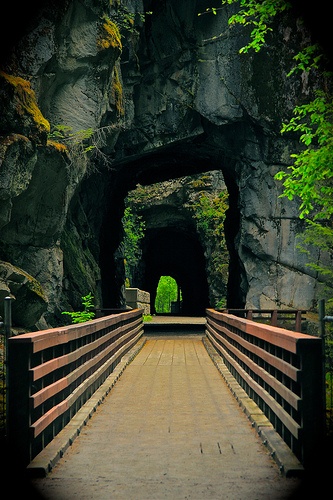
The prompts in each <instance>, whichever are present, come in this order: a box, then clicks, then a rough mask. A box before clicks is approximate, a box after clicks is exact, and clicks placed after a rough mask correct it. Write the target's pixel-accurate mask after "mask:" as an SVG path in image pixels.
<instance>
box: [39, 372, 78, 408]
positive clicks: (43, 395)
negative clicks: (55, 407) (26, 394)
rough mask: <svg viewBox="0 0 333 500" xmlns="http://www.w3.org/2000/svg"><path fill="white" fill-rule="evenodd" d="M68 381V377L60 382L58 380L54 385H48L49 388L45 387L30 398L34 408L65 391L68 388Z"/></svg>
mask: <svg viewBox="0 0 333 500" xmlns="http://www.w3.org/2000/svg"><path fill="white" fill-rule="evenodd" d="M68 385H69V384H68V379H67V377H64V378H62V379H60V380H57V381H56V382H54V383H53V384H50V385H48V386H47V387H44V388H43V389H41V390H40V391H38V392H36V394H33V395H32V396H30V399H31V401H32V407H33V408H37V407H38V406H40V405H41V404H43V403H45V401H47V400H48V399H49V398H51V397H52V396H54V395H55V394H58V393H59V392H61V391H63V390H64V389H66V387H68Z"/></svg>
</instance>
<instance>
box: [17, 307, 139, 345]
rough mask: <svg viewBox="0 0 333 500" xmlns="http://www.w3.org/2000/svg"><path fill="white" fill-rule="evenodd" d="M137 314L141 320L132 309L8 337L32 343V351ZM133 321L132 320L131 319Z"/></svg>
mask: <svg viewBox="0 0 333 500" xmlns="http://www.w3.org/2000/svg"><path fill="white" fill-rule="evenodd" d="M135 316H138V321H142V310H141V309H132V310H131V311H125V312H124V313H119V314H111V315H110V316H103V317H102V318H97V319H93V320H90V321H87V322H85V323H79V324H76V325H69V326H64V327H60V328H50V329H47V330H41V331H38V332H32V333H24V334H22V335H17V336H15V337H10V339H8V340H9V342H11V343H28V344H32V345H33V352H34V353H35V352H39V351H42V350H44V349H48V348H50V347H54V346H57V345H60V344H65V343H67V342H69V341H71V340H75V339H78V338H81V337H85V336H86V335H90V334H91V333H94V332H96V331H99V330H103V329H106V328H109V327H110V326H113V325H115V324H117V323H122V322H123V321H130V320H131V319H132V318H134V317H135ZM132 323H133V321H132Z"/></svg>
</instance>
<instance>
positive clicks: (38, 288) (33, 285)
mask: <svg viewBox="0 0 333 500" xmlns="http://www.w3.org/2000/svg"><path fill="white" fill-rule="evenodd" d="M12 268H13V269H14V270H15V271H16V272H17V273H18V274H22V275H23V276H24V277H25V278H26V279H27V287H28V288H29V289H30V290H31V291H32V292H33V293H35V294H36V295H38V296H39V297H40V298H41V299H42V300H44V302H47V297H46V295H45V293H44V290H43V288H42V285H41V284H40V283H39V281H37V280H36V279H35V278H33V277H32V276H31V275H30V274H28V273H26V272H25V271H23V269H21V268H19V267H16V266H12Z"/></svg>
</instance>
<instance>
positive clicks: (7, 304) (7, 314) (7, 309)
mask: <svg viewBox="0 0 333 500" xmlns="http://www.w3.org/2000/svg"><path fill="white" fill-rule="evenodd" d="M11 301H12V299H11V297H5V299H4V332H5V335H4V342H5V360H4V365H5V370H6V378H5V400H6V425H5V428H6V436H7V435H8V406H9V405H8V391H9V387H8V386H9V383H8V381H9V373H8V372H9V370H8V339H9V337H11V330H12V303H11Z"/></svg>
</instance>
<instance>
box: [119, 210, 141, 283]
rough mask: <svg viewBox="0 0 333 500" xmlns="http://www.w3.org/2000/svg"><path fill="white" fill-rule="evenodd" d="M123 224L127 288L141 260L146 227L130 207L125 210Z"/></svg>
mask: <svg viewBox="0 0 333 500" xmlns="http://www.w3.org/2000/svg"><path fill="white" fill-rule="evenodd" d="M122 224H123V228H124V238H123V242H122V246H123V254H124V258H125V261H124V263H125V274H126V284H127V285H126V286H130V282H131V275H132V270H133V269H134V268H135V266H136V265H137V263H138V262H139V260H140V258H141V253H142V251H141V241H142V239H143V238H144V235H145V229H146V225H145V222H144V221H143V219H142V217H141V216H140V215H136V214H134V213H133V211H132V209H131V207H130V206H127V207H126V208H125V210H124V215H123V218H122Z"/></svg>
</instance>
